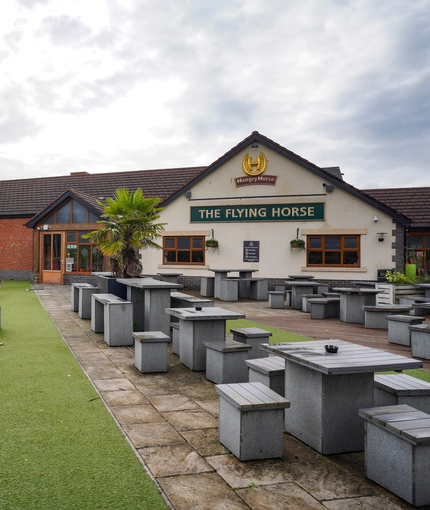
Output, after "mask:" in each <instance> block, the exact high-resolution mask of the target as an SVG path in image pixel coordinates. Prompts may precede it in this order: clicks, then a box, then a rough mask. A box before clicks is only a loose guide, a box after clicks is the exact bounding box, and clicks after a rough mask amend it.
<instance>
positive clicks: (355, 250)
mask: <svg viewBox="0 0 430 510" xmlns="http://www.w3.org/2000/svg"><path fill="white" fill-rule="evenodd" d="M333 237H340V240H341V242H340V244H341V245H340V248H339V249H328V248H327V249H326V248H325V243H326V239H327V238H333ZM351 238H353V239H356V240H357V247H356V248H346V247H345V240H346V239H351ZM312 239H321V248H311V247H310V245H311V240H312ZM306 244H307V250H306V252H307V255H306V266H307V267H342V268H353V267H354V268H357V267H361V243H360V236H359V235H355V234H330V235H327V234H324V235H315V234H312V235H308V236H307V243H306ZM315 252H319V253H322V263H321V264H312V263H309V255H310V254H311V253H315ZM330 252H332V253H333V252H340V260H341V261H343V260H344V253H357V263H356V264H343V263H342V262H341V263H340V264H326V263H325V254H326V253H330Z"/></svg>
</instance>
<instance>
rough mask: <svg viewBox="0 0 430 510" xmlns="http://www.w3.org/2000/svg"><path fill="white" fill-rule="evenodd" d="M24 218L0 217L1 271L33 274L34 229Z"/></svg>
mask: <svg viewBox="0 0 430 510" xmlns="http://www.w3.org/2000/svg"><path fill="white" fill-rule="evenodd" d="M26 221H27V220H26V219H24V218H13V219H0V239H1V242H0V271H1V272H10V273H11V274H31V271H32V260H33V231H32V230H31V229H30V228H27V227H25V226H24V223H25V222H26Z"/></svg>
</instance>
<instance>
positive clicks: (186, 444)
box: [35, 285, 430, 510]
mask: <svg viewBox="0 0 430 510" xmlns="http://www.w3.org/2000/svg"><path fill="white" fill-rule="evenodd" d="M35 290H36V293H37V295H38V296H39V298H40V300H41V302H42V303H43V305H44V307H45V308H46V310H47V311H48V313H49V315H50V316H51V318H52V320H53V321H54V323H55V324H56V326H57V328H58V329H59V331H60V333H61V334H62V336H63V338H64V340H65V341H66V342H67V344H68V345H69V347H70V349H71V350H72V352H73V353H74V355H75V357H76V359H77V360H78V362H79V363H80V365H81V366H82V368H83V370H84V371H85V372H86V374H87V375H88V377H89V379H90V380H91V381H92V383H93V384H94V386H95V387H96V388H97V390H98V391H99V393H100V396H101V398H103V400H104V401H105V403H106V406H107V408H108V409H109V410H110V412H111V413H112V415H113V416H114V418H115V419H116V421H117V423H118V426H119V427H120V428H121V429H122V431H123V433H124V435H125V436H126V438H127V439H128V441H129V442H130V444H131V445H132V447H133V448H134V449H135V451H136V454H137V455H138V457H139V458H140V459H141V461H142V463H143V465H144V466H145V468H146V469H147V471H148V472H149V473H150V475H151V476H152V477H153V479H154V480H155V482H156V483H157V484H158V486H159V487H160V489H161V491H162V493H163V494H164V496H165V498H166V500H167V501H168V503H169V505H171V508H174V509H175V510H206V509H208V510H209V509H210V510H221V509H222V510H245V509H248V510H250V509H251V510H274V509H276V510H278V509H293V510H294V509H300V510H307V509H327V508H328V509H332V510H355V509H358V508H360V509H378V510H397V509H409V508H414V507H412V506H411V505H409V504H407V503H405V502H404V501H402V500H401V499H399V498H397V497H396V496H394V495H392V494H391V493H389V492H388V491H386V490H385V489H383V488H381V487H379V486H378V485H376V484H374V483H373V482H371V481H370V480H368V479H366V478H365V477H364V474H363V472H364V454H363V453H362V452H359V453H353V454H343V455H331V456H323V455H320V454H319V453H317V452H316V451H314V450H313V449H311V448H309V447H308V446H306V445H304V444H303V443H301V442H300V441H298V440H296V439H295V438H293V437H292V436H289V435H288V434H284V438H283V440H284V447H283V457H282V458H281V459H276V460H263V461H255V462H254V461H250V462H240V461H238V460H237V459H236V458H235V457H234V456H233V455H232V454H230V453H229V452H228V450H226V449H225V448H224V447H223V446H222V445H221V444H220V443H219V442H218V439H217V435H218V429H217V426H218V421H217V418H218V396H217V393H216V392H215V390H214V385H213V384H212V383H210V382H209V381H207V380H206V378H205V374H204V372H203V373H202V372H198V373H196V372H192V371H190V370H189V369H187V368H185V367H184V366H183V365H181V364H180V363H179V361H178V357H177V356H175V355H173V354H171V353H169V370H168V372H167V373H166V374H154V375H150V374H140V373H139V372H138V371H137V370H136V369H135V367H134V352H133V349H132V348H131V347H130V348H128V347H113V348H111V347H108V346H107V345H106V344H105V343H104V341H103V335H102V334H96V333H94V332H93V331H92V330H91V327H90V326H91V325H90V321H88V320H81V319H79V317H78V315H77V313H74V312H72V311H71V300H70V287H69V286H61V285H45V286H35ZM218 304H219V305H220V306H223V307H224V308H231V309H234V310H243V311H244V313H245V314H246V316H247V319H249V320H253V321H258V322H260V323H263V324H268V325H272V326H275V327H278V328H281V329H288V330H290V331H294V332H298V333H303V334H304V332H305V331H306V334H307V335H308V336H315V337H316V338H318V339H320V338H339V337H340V338H343V339H345V340H351V341H355V340H356V341H358V342H369V344H372V345H373V346H375V347H381V346H384V347H387V342H386V332H380V331H376V330H373V332H372V331H371V330H365V329H364V328H361V327H360V326H353V325H345V324H343V323H341V322H340V321H338V320H333V319H327V320H325V321H312V320H311V319H309V316H308V314H303V313H302V312H297V311H293V310H270V309H269V308H268V307H267V304H266V303H265V302H249V301H246V302H240V303H216V305H218ZM316 323H318V324H316ZM348 326H349V327H348ZM324 335H326V336H324ZM348 335H349V336H348ZM354 339H355V340H354ZM372 339H373V340H372ZM375 339H377V340H375ZM396 352H397V351H396ZM402 353H403V354H405V355H407V352H406V349H405V352H402ZM267 433H270V431H267ZM426 508H430V507H426Z"/></svg>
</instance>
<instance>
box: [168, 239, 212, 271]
mask: <svg viewBox="0 0 430 510" xmlns="http://www.w3.org/2000/svg"><path fill="white" fill-rule="evenodd" d="M172 239H173V240H174V241H175V246H174V248H170V247H169V248H167V247H166V241H168V240H172ZM178 239H189V240H190V248H189V249H179V248H178ZM194 239H199V240H201V244H202V247H201V248H193V240H194ZM184 251H187V252H190V262H183V261H179V260H178V253H179V252H184ZM205 251H206V248H205V236H202V235H195V236H194V235H179V236H175V235H169V236H164V237H163V265H164V266H171V265H175V266H178V265H185V266H204V265H205ZM166 252H175V253H176V256H175V261H168V260H167V258H166ZM193 252H202V255H203V260H202V261H201V262H193V260H192V259H193V256H192V254H193Z"/></svg>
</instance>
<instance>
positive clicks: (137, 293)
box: [118, 278, 183, 336]
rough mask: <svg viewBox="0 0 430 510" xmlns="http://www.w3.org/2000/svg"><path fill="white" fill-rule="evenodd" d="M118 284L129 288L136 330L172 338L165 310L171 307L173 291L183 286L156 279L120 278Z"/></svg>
mask: <svg viewBox="0 0 430 510" xmlns="http://www.w3.org/2000/svg"><path fill="white" fill-rule="evenodd" d="M118 282H119V283H122V284H123V285H125V286H126V287H127V300H128V301H131V302H132V303H133V323H134V326H135V329H136V328H137V331H162V332H163V333H165V334H166V335H169V336H170V317H169V316H168V315H167V314H166V312H165V309H166V308H167V307H169V306H170V291H171V289H181V288H183V285H181V284H179V283H171V282H163V281H160V280H155V279H154V278H118Z"/></svg>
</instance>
